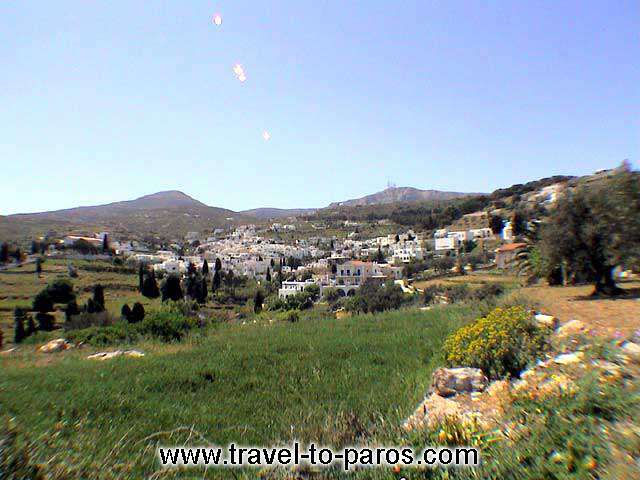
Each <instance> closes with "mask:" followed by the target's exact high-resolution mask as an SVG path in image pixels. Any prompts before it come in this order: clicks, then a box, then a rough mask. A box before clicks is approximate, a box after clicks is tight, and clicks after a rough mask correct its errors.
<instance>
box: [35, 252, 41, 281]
mask: <svg viewBox="0 0 640 480" xmlns="http://www.w3.org/2000/svg"><path fill="white" fill-rule="evenodd" d="M36 274H37V275H38V277H39V276H40V275H42V259H41V258H40V257H38V258H36Z"/></svg>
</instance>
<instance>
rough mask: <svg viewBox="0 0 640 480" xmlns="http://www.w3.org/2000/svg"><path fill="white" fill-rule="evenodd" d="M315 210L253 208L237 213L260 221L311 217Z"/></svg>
mask: <svg viewBox="0 0 640 480" xmlns="http://www.w3.org/2000/svg"><path fill="white" fill-rule="evenodd" d="M315 211H316V209H315V208H254V209H252V210H243V211H241V212H239V213H241V214H242V215H246V216H249V217H255V218H259V219H261V220H269V219H277V218H287V217H296V216H298V215H311V214H313V213H315Z"/></svg>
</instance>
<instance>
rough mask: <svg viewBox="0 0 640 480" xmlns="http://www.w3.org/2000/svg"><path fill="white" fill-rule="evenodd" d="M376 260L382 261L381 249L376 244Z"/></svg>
mask: <svg viewBox="0 0 640 480" xmlns="http://www.w3.org/2000/svg"><path fill="white" fill-rule="evenodd" d="M376 262H378V263H384V255H383V254H382V249H381V248H380V246H379V245H378V253H377V254H376Z"/></svg>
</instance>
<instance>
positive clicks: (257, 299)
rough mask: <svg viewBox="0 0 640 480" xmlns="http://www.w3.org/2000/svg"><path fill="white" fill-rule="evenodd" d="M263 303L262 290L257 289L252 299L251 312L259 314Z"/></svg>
mask: <svg viewBox="0 0 640 480" xmlns="http://www.w3.org/2000/svg"><path fill="white" fill-rule="evenodd" d="M263 303H264V295H263V293H262V290H260V289H257V290H256V294H255V296H254V297H253V311H254V312H255V313H260V312H261V311H262V304H263Z"/></svg>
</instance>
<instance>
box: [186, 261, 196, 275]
mask: <svg viewBox="0 0 640 480" xmlns="http://www.w3.org/2000/svg"><path fill="white" fill-rule="evenodd" d="M196 272H197V270H196V266H195V265H194V264H193V263H192V262H189V264H188V265H187V275H195V274H196Z"/></svg>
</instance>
